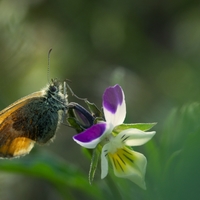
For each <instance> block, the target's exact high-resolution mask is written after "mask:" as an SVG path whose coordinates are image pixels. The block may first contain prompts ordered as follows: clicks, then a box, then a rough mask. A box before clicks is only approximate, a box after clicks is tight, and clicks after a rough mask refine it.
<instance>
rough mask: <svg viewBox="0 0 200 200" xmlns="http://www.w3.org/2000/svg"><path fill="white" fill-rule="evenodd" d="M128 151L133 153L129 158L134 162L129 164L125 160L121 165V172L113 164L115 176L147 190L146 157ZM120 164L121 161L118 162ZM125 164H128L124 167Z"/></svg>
mask: <svg viewBox="0 0 200 200" xmlns="http://www.w3.org/2000/svg"><path fill="white" fill-rule="evenodd" d="M126 150H127V151H129V153H130V152H131V154H132V156H131V155H130V154H129V155H128V156H129V159H130V160H132V162H128V160H126V159H124V160H123V162H121V163H120V165H121V169H123V170H119V169H120V168H119V167H118V169H116V168H115V165H114V164H113V162H112V164H113V168H114V173H115V175H116V176H118V177H121V178H127V179H129V180H131V181H132V182H134V183H135V184H137V185H138V186H140V187H141V188H143V189H146V186H145V181H144V177H145V172H146V165H147V160H146V157H145V156H144V155H143V154H141V153H138V152H135V151H131V150H128V149H127V148H126ZM118 155H120V154H118ZM126 156H127V155H126ZM120 157H121V158H123V155H121V156H120ZM112 160H114V159H112ZM115 162H116V161H115ZM119 162H120V161H119V160H118V163H119ZM123 163H126V164H124V165H123Z"/></svg>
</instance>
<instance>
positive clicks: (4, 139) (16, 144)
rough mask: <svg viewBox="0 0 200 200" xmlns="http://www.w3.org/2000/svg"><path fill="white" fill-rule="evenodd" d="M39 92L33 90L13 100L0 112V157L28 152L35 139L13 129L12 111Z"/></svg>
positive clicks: (36, 95) (39, 94) (38, 94)
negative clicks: (31, 92)
mask: <svg viewBox="0 0 200 200" xmlns="http://www.w3.org/2000/svg"><path fill="white" fill-rule="evenodd" d="M41 94H42V93H41V92H35V93H33V94H30V95H28V96H26V97H24V98H22V99H19V100H18V101H16V102H14V103H13V104H11V105H10V106H8V107H7V108H5V109H4V110H2V111H1V112H0V157H4V158H5V157H7V158H9V157H17V156H23V155H25V154H28V153H29V152H30V150H31V149H32V148H33V146H34V144H35V141H33V140H31V139H29V138H28V137H24V136H22V132H21V131H16V130H15V129H13V127H12V126H13V123H14V122H13V119H12V116H13V113H14V112H15V111H16V110H17V109H19V108H21V107H23V106H24V105H25V104H27V103H28V102H29V101H31V100H32V98H34V97H39V96H41Z"/></svg>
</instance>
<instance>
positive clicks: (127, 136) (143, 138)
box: [116, 128, 156, 146]
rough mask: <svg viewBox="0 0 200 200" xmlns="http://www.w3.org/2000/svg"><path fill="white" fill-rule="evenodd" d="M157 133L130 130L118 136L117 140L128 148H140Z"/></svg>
mask: <svg viewBox="0 0 200 200" xmlns="http://www.w3.org/2000/svg"><path fill="white" fill-rule="evenodd" d="M155 133H156V132H155V131H151V132H144V131H141V130H139V129H136V128H130V129H126V130H124V131H122V132H120V133H119V134H118V135H117V136H116V140H118V141H119V140H120V141H121V142H122V143H124V144H125V145H127V146H140V145H143V144H145V143H146V142H148V141H149V140H150V139H151V138H152V137H153V136H154V135H155Z"/></svg>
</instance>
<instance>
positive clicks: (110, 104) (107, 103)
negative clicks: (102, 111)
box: [103, 85, 123, 113]
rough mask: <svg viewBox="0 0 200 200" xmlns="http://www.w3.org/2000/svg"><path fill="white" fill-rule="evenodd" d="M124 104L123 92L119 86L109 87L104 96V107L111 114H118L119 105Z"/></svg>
mask: <svg viewBox="0 0 200 200" xmlns="http://www.w3.org/2000/svg"><path fill="white" fill-rule="evenodd" d="M122 102H123V91H122V88H121V87H120V86H119V85H115V86H113V87H109V88H107V89H106V91H105V92H104V95H103V107H104V108H106V109H107V110H108V111H110V112H111V113H116V110H117V108H118V106H119V105H121V104H122Z"/></svg>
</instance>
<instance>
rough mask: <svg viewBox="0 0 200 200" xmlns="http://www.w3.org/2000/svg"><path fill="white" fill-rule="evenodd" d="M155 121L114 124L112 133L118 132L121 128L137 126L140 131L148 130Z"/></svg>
mask: <svg viewBox="0 0 200 200" xmlns="http://www.w3.org/2000/svg"><path fill="white" fill-rule="evenodd" d="M156 124H157V123H134V124H121V125H119V126H116V127H115V129H114V131H113V132H114V133H120V132H121V131H123V130H126V129H130V128H137V129H140V130H142V131H148V130H149V129H151V128H152V127H154V126H155V125H156Z"/></svg>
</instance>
